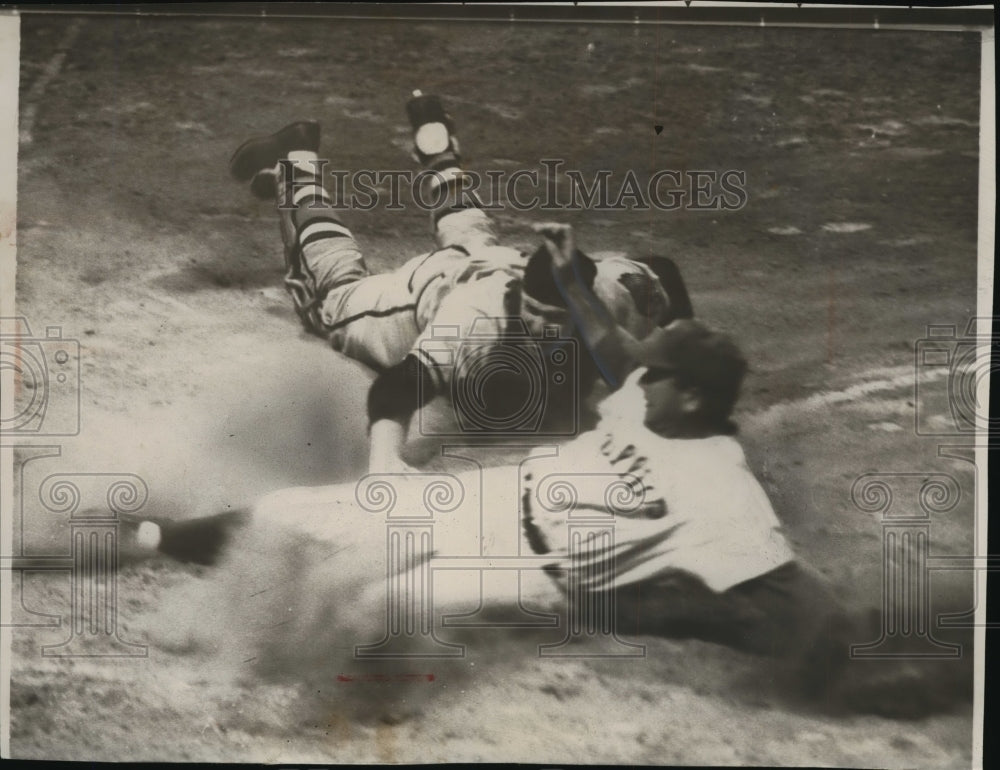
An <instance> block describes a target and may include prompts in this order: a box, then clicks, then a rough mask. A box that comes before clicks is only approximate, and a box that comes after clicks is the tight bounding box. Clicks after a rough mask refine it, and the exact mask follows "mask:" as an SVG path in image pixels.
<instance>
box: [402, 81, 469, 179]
mask: <svg viewBox="0 0 1000 770" xmlns="http://www.w3.org/2000/svg"><path fill="white" fill-rule="evenodd" d="M406 114H407V115H408V116H409V118H410V127H411V128H412V129H413V154H414V157H415V158H416V160H417V161H419V162H420V163H421V164H423V165H424V167H426V168H428V169H431V170H433V171H443V170H444V169H446V168H452V167H455V166H458V165H459V163H460V162H461V160H462V157H461V155H460V154H459V151H458V137H456V136H455V124H454V122H453V121H452V119H451V116H450V115H448V113H446V112H445V111H444V105H443V104H441V99H440V97H438V96H435V95H434V94H422V93H421V92H420V91H414V92H413V97H412V98H411V99H410V100H409V101H408V102H407V103H406Z"/></svg>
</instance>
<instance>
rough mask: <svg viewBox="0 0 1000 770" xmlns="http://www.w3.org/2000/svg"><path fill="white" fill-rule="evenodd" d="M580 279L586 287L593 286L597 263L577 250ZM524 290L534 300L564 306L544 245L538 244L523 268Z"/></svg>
mask: <svg viewBox="0 0 1000 770" xmlns="http://www.w3.org/2000/svg"><path fill="white" fill-rule="evenodd" d="M574 261H575V262H576V266H577V269H578V271H579V276H580V280H582V281H583V282H584V284H586V286H587V288H591V289H592V288H593V286H594V278H595V277H596V276H597V265H595V264H594V260H592V259H591V258H590V257H588V256H587V255H586V254H584V253H583V252H582V251H579V250H577V251H576V253H575V255H574ZM524 292H525V294H527V295H528V296H529V297H531V298H532V299H534V300H535V301H536V302H542V303H544V304H546V305H552V306H553V307H566V300H565V299H563V295H562V292H560V291H559V287H558V286H557V285H556V281H555V277H554V276H553V275H552V255H551V254H549V250H548V249H547V248H546V247H545V245H544V244H543V245H541V246H539V247H538V248H537V249H536V250H535V253H534V254H532V255H531V256H530V257H529V258H528V264H527V265H526V266H525V268H524Z"/></svg>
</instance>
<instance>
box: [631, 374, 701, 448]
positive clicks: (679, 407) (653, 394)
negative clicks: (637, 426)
mask: <svg viewBox="0 0 1000 770" xmlns="http://www.w3.org/2000/svg"><path fill="white" fill-rule="evenodd" d="M639 385H640V387H642V390H643V393H644V395H645V397H646V416H645V420H644V421H645V424H646V427H647V428H649V429H650V430H652V431H655V432H656V433H659V434H660V435H661V436H666V437H667V438H682V437H685V436H686V435H687V431H688V429H689V426H690V424H691V418H692V416H693V415H694V414H695V413H696V412H697V411H698V408H699V406H700V399H699V398H698V395H697V393H696V392H695V391H693V390H692V389H690V388H685V387H683V386H682V385H681V383H680V380H679V379H678V377H677V371H676V370H674V369H671V368H670V367H667V366H664V367H647V368H646V371H645V372H643V374H642V376H641V377H640V378H639Z"/></svg>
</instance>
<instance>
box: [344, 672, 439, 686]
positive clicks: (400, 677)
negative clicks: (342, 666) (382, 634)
mask: <svg viewBox="0 0 1000 770" xmlns="http://www.w3.org/2000/svg"><path fill="white" fill-rule="evenodd" d="M337 681H338V682H392V683H394V684H405V683H407V682H433V681H434V674H337Z"/></svg>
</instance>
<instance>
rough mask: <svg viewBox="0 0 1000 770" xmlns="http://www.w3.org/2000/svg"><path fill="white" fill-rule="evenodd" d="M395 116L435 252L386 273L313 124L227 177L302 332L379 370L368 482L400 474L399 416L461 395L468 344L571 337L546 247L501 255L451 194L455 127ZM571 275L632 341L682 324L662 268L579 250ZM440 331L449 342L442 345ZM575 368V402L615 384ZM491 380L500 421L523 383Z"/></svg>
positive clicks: (428, 111)
mask: <svg viewBox="0 0 1000 770" xmlns="http://www.w3.org/2000/svg"><path fill="white" fill-rule="evenodd" d="M407 112H408V114H409V118H410V122H411V125H412V127H413V131H414V145H415V153H414V155H415V157H416V158H417V159H418V160H419V161H420V162H421V163H422V164H423V166H424V167H425V168H426V169H427V171H428V176H429V185H430V197H432V198H433V199H435V201H436V202H438V205H437V206H435V208H434V210H433V212H432V217H431V219H432V228H433V234H434V238H435V241H436V246H437V248H436V249H434V250H433V251H430V252H429V253H427V254H422V255H420V256H418V257H415V258H413V259H410V260H409V261H408V262H406V263H405V264H403V265H402V267H400V268H398V269H397V270H395V271H392V272H389V273H384V274H372V273H370V272H369V270H368V268H367V266H366V265H365V261H364V257H363V256H362V253H361V250H360V248H359V246H358V244H357V242H356V241H355V239H354V237H353V236H352V234H351V231H350V230H349V229H348V228H347V227H346V226H345V224H344V223H343V222H342V221H341V219H340V217H339V216H338V212H337V211H336V210H335V209H334V208H333V207H332V201H331V198H330V196H329V194H328V192H327V190H326V189H325V188H324V186H323V180H322V177H321V172H322V168H323V164H324V163H325V161H322V162H321V161H320V160H319V156H318V151H319V145H320V129H319V125H318V124H317V123H314V122H298V123H293V124H291V125H289V126H286V127H285V128H283V129H281V130H280V131H278V132H276V133H274V134H271V135H270V136H265V137H260V138H255V139H251V140H249V141H247V142H245V143H244V144H243V145H242V146H241V147H240V148H239V149H237V151H236V152H235V154H234V155H233V158H232V160H231V163H230V170H231V172H232V175H233V176H234V177H235V178H236V179H238V180H241V181H249V182H250V183H251V189H252V191H253V192H254V194H255V195H257V196H258V197H262V198H268V197H272V196H275V195H276V196H277V199H278V214H279V217H280V220H281V233H282V238H283V241H284V247H285V250H284V254H285V265H286V269H287V272H286V276H285V286H286V288H287V289H288V291H289V292H290V294H291V296H292V299H293V301H294V304H295V308H296V311H297V312H298V314H299V316H300V318H301V319H302V322H303V324H304V326H305V327H306V328H307V329H308V330H309V331H310V332H313V333H315V334H317V335H319V336H322V337H324V338H326V339H327V340H328V341H329V343H330V344H331V346H332V347H333V348H334V349H335V350H338V351H340V352H342V353H344V354H345V355H348V356H350V357H352V358H354V359H356V360H358V361H361V362H363V363H365V364H367V365H368V366H371V367H372V368H373V369H375V370H376V371H377V372H378V375H377V377H376V379H375V381H374V382H373V384H372V386H371V389H370V391H369V394H368V418H369V424H370V435H371V449H370V468H371V470H372V471H373V472H385V471H390V470H406V466H405V464H404V463H403V462H402V460H401V459H400V454H401V450H402V446H403V444H404V443H405V439H406V432H407V429H408V425H409V421H410V419H411V417H412V416H413V414H414V413H415V412H416V411H417V410H418V409H420V408H422V407H423V406H425V405H426V404H427V403H428V402H429V401H430V400H431V399H432V398H433V397H434V396H437V395H444V396H446V397H447V396H449V395H450V394H452V393H453V392H454V389H455V388H461V387H465V386H467V385H469V383H467V382H465V381H463V378H468V379H471V378H472V375H471V374H469V370H468V369H463V367H461V366H457V365H456V361H458V360H459V356H460V355H465V356H468V355H469V351H470V348H476V347H478V348H480V349H481V350H485V351H487V352H488V351H489V350H491V349H497V350H498V349H499V348H500V346H502V345H503V344H504V342H505V341H507V340H510V339H512V338H517V337H519V336H523V335H530V336H531V338H533V339H552V338H553V334H552V330H553V329H556V330H558V334H557V335H555V338H560V339H561V338H567V339H568V338H570V337H572V336H573V335H576V333H577V332H576V328H575V322H574V319H573V318H572V314H571V313H570V312H569V311H568V310H567V308H566V305H565V301H564V299H563V297H562V295H561V293H560V292H559V290H558V288H557V287H556V286H555V284H554V282H553V274H552V270H551V256H550V254H549V253H548V251H547V250H546V249H545V248H544V247H540V248H539V249H538V250H537V251H536V252H535V253H534V254H532V255H530V256H527V255H524V254H521V253H520V252H518V251H517V250H515V249H512V248H508V247H505V246H502V245H500V244H499V243H498V240H497V235H496V232H495V229H494V225H493V223H492V221H491V220H490V218H489V217H488V216H487V214H486V213H485V212H484V211H483V210H482V208H481V204H480V203H479V202H478V200H477V199H476V198H475V196H474V195H469V194H468V193H467V192H463V188H462V175H463V172H462V169H461V165H460V163H461V158H460V155H459V151H458V142H457V139H456V135H455V131H454V124H453V122H452V120H451V118H450V117H449V116H448V115H447V114H446V113H445V111H444V108H443V106H442V104H441V102H440V100H439V99H438V98H437V97H436V96H431V95H421V94H420V93H419V92H414V97H413V98H412V99H411V100H410V101H409V102H408V104H407ZM577 265H578V270H579V271H580V273H581V275H580V277H581V280H582V281H583V282H584V283H585V284H586V285H587V286H588V288H590V289H591V290H592V291H593V293H594V294H595V295H596V297H597V298H598V299H599V300H600V301H601V302H602V303H603V304H604V305H605V306H607V307H608V309H609V311H610V312H611V313H612V314H613V315H614V317H615V319H616V321H617V322H618V323H619V324H620V325H621V326H623V327H624V328H625V329H627V330H628V331H629V332H630V333H631V334H632V335H633V336H635V337H637V338H641V337H643V336H645V335H646V334H648V333H649V331H650V330H652V329H654V328H656V327H659V326H662V325H664V324H667V323H669V322H671V321H672V320H674V319H676V318H684V317H690V316H691V314H692V310H691V303H690V300H689V298H688V294H687V290H686V288H685V286H684V282H683V280H682V279H681V276H680V272H679V271H678V269H677V267H676V265H675V264H674V263H673V262H672V261H671V260H670V259H668V258H665V257H653V258H650V259H625V258H608V259H603V260H599V261H594V260H591V259H589V258H587V257H586V256H584V255H582V254H581V255H580V256H579V258H578V262H577ZM441 329H446V330H449V333H448V334H447V335H444V336H442V335H441V334H440V333H439V331H440V330H441ZM580 349H581V351H583V350H586V349H585V348H583V347H582V346H581V348H580ZM479 359H480V360H482V356H479ZM465 360H469V359H465ZM579 363H580V366H579V378H580V381H579V382H578V388H579V391H578V392H579V393H580V394H581V395H586V393H587V392H588V390H589V389H590V387H591V386H592V385H593V384H594V382H596V380H597V378H598V377H601V376H603V377H604V378H605V379H606V380H608V381H609V382H610V383H612V385H616V384H617V383H616V382H613V380H612V375H611V373H610V372H609V371H608V370H606V369H605V367H604V366H603V365H602V361H601V357H600V354H595V353H594V351H590V354H589V355H583V354H582V355H581V356H580V362H579ZM494 374H495V375H496V376H491V377H490V378H487V379H486V381H485V384H484V383H482V382H480V383H473V384H472V387H479V386H480V385H482V386H483V389H484V391H483V392H482V393H480V394H479V396H480V397H481V400H482V402H483V404H484V405H485V406H484V408H485V409H486V410H494V411H497V412H499V413H501V414H509V413H510V409H511V404H516V403H518V400H523V399H525V398H528V397H530V394H529V393H528V390H529V386H528V385H527V384H526V383H525V382H524V378H523V377H521V376H519V375H517V374H511V373H510V372H509V371H508V370H505V367H503V366H499V367H495V371H494ZM491 385H492V388H491V387H490V386H491Z"/></svg>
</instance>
